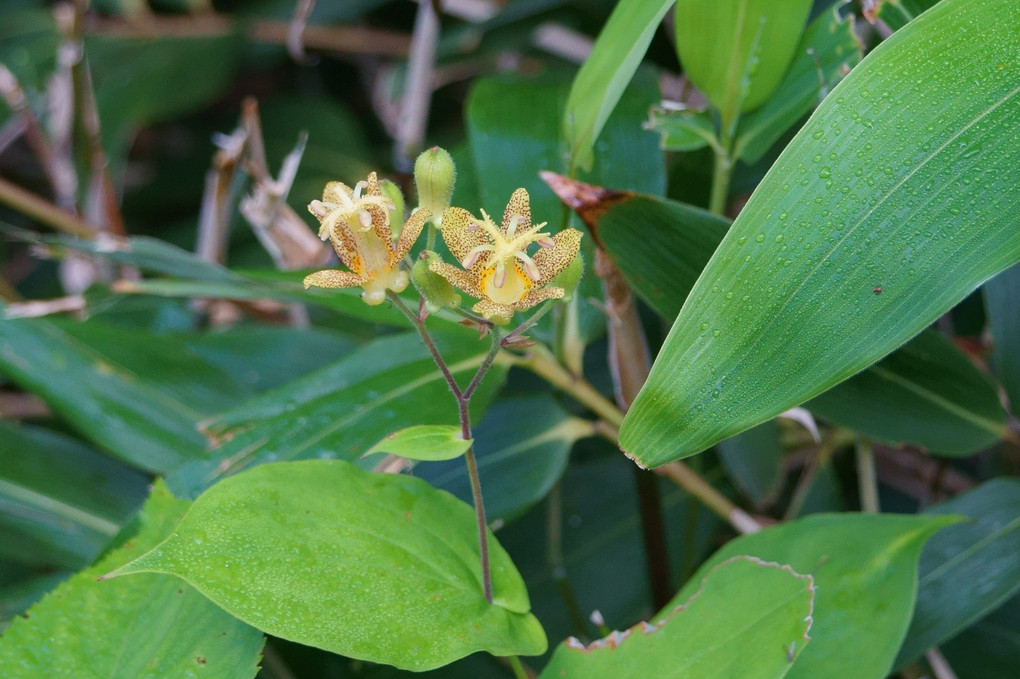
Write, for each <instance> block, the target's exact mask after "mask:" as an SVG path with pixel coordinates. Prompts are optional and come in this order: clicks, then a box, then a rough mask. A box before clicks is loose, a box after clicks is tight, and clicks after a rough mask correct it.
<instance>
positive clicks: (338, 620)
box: [114, 460, 546, 670]
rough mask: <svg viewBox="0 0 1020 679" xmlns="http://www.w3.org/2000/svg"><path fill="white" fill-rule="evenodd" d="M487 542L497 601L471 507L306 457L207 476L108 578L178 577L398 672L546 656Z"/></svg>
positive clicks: (259, 619) (220, 600) (412, 483)
mask: <svg viewBox="0 0 1020 679" xmlns="http://www.w3.org/2000/svg"><path fill="white" fill-rule="evenodd" d="M489 545H490V551H489V554H490V558H491V562H490V563H491V569H492V587H493V603H492V604H488V603H487V602H486V600H485V597H484V595H483V592H482V581H481V569H480V566H479V551H478V534H477V532H476V524H475V516H474V512H473V511H472V510H471V508H470V507H468V506H467V505H465V504H464V503H462V502H461V501H459V500H457V499H456V498H454V497H453V496H451V495H449V494H448V493H445V492H443V491H439V490H436V489H434V488H432V487H431V486H429V485H428V484H427V483H425V482H424V481H422V480H420V479H415V478H411V477H407V476H401V475H396V474H372V473H370V472H365V471H361V470H360V469H358V468H357V467H354V466H353V465H350V464H348V463H346V462H342V461H339V460H305V461H303V462H281V463H278V464H272V465H263V466H261V467H257V468H255V469H251V470H249V471H247V472H245V473H243V474H238V475H237V476H234V477H231V478H229V479H226V480H224V481H222V482H221V483H218V484H216V485H215V486H213V487H212V488H211V489H209V490H208V491H206V492H205V493H204V494H203V495H202V496H201V497H199V498H198V499H197V500H196V501H195V504H194V505H193V506H192V508H191V509H190V510H189V511H188V513H187V515H186V516H185V517H184V519H183V520H182V521H181V523H180V525H178V526H177V528H176V529H175V530H174V532H173V534H172V535H171V536H170V537H169V538H167V540H166V541H164V542H163V543H161V544H160V545H159V546H157V547H156V548H155V549H153V550H152V551H151V552H148V553H147V554H145V555H143V556H141V557H140V558H138V559H137V560H135V561H133V562H132V563H130V564H128V565H126V566H124V567H122V568H121V569H119V570H118V571H116V573H114V575H124V574H128V573H146V572H155V573H168V574H172V575H176V576H179V577H181V578H183V579H184V580H186V581H187V582H189V583H191V584H192V585H194V586H195V587H196V588H198V589H199V590H200V591H201V592H202V593H203V594H205V595H206V596H207V597H209V598H210V599H211V600H212V601H214V602H216V604H218V605H219V606H221V607H223V608H224V609H226V610H227V611H229V612H230V613H231V614H233V615H235V616H236V617H238V618H240V619H241V620H244V621H245V622H247V623H249V624H251V625H254V626H255V627H257V628H259V629H261V630H263V631H265V632H268V633H270V634H272V635H274V636H278V637H283V638H285V639H291V640H293V641H298V642H300V643H303V644H307V645H310V646H317V647H319V648H324V649H326V650H329V651H333V652H335V653H341V654H343V655H347V656H351V657H354V658H361V659H365V660H371V661H374V662H383V663H387V664H391V665H395V666H397V667H402V668H406V669H412V670H426V669H431V668H434V667H440V666H442V665H445V664H447V663H450V662H452V661H453V660H456V659H457V658H461V657H463V656H466V655H469V654H471V653H474V652H476V651H488V652H490V653H492V654H494V655H512V654H514V655H535V654H538V653H542V652H544V651H545V648H546V640H545V634H544V633H543V631H542V627H541V625H540V624H539V622H538V620H537V619H536V618H535V617H534V616H533V615H531V614H530V613H528V611H529V610H530V608H531V605H530V603H529V601H528V593H527V590H526V589H525V587H524V581H523V580H522V579H521V576H520V575H519V574H518V573H517V569H516V568H514V565H513V562H512V561H511V560H510V557H509V556H508V555H507V553H506V552H505V551H504V550H503V548H502V547H501V546H500V545H499V543H497V542H496V540H495V537H494V536H492V535H491V533H490V535H489Z"/></svg>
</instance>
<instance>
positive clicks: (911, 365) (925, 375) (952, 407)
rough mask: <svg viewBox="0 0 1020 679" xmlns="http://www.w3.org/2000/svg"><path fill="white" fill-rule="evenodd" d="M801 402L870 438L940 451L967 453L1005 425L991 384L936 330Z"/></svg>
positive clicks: (992, 438) (991, 438)
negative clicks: (831, 387)
mask: <svg viewBox="0 0 1020 679" xmlns="http://www.w3.org/2000/svg"><path fill="white" fill-rule="evenodd" d="M804 407H805V408H807V409H808V410H810V411H811V412H813V413H816V414H819V415H821V416H823V417H825V418H827V419H830V420H832V421H833V422H836V423H838V424H841V425H843V426H845V427H849V428H851V429H854V430H856V431H860V432H863V433H865V434H867V435H868V436H870V437H872V438H875V439H878V440H881V441H885V442H887V443H893V444H897V443H913V444H915V445H919V446H923V447H925V448H927V449H928V450H930V451H931V452H933V453H941V454H944V455H969V454H971V453H974V452H976V451H978V450H981V449H982V448H986V447H988V446H989V445H991V444H992V443H994V442H995V441H997V440H998V439H1000V438H1001V437H1002V435H1003V434H1004V433H1005V431H1006V414H1005V412H1004V411H1003V409H1002V404H1001V403H1000V402H999V395H998V392H997V390H996V387H995V384H994V383H993V382H992V381H991V380H990V379H988V376H987V375H985V374H984V373H982V372H981V371H979V370H978V369H977V368H976V367H975V366H974V364H973V363H972V362H971V360H970V359H969V358H967V356H966V355H965V354H964V353H963V352H962V351H960V350H959V349H957V348H956V346H955V345H954V344H953V343H952V342H951V341H950V340H949V339H947V338H946V337H945V336H944V335H943V334H942V333H940V332H938V331H936V330H926V331H925V332H922V333H921V334H920V335H918V336H917V337H915V338H914V339H912V340H911V341H910V342H908V343H907V344H905V345H904V346H903V347H901V348H900V349H899V350H898V351H895V352H893V353H892V354H890V355H889V356H888V357H886V358H885V359H883V360H881V361H879V362H878V363H876V364H875V365H873V366H871V367H870V368H868V369H867V370H865V371H863V372H861V373H858V374H857V375H855V376H853V377H851V378H850V379H849V380H847V381H846V382H843V383H842V384H840V385H838V386H836V387H835V388H833V389H830V390H829V391H827V392H825V393H824V394H822V395H821V396H818V397H816V398H814V399H812V400H810V401H808V402H807V403H806V404H805V405H804Z"/></svg>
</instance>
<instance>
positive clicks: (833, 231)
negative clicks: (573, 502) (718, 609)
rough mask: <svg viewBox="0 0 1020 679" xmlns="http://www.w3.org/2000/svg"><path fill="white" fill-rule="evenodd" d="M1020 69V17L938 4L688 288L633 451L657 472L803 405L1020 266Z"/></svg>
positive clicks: (892, 42) (786, 159) (835, 96)
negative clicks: (662, 466)
mask: <svg viewBox="0 0 1020 679" xmlns="http://www.w3.org/2000/svg"><path fill="white" fill-rule="evenodd" d="M946 54H952V55H953V58H952V60H950V61H949V63H945V64H943V63H942V62H943V61H944V60H945V58H944V55H946ZM1018 54H1020V4H1017V3H1016V2H1014V1H1013V0H977V1H972V0H943V1H942V2H940V3H939V4H938V5H937V6H936V7H934V8H933V9H931V10H930V11H928V12H926V13H925V14H924V15H923V16H921V17H919V18H918V19H916V20H915V21H913V22H911V23H910V24H909V25H908V26H906V27H904V28H903V29H901V30H899V31H897V32H896V33H895V34H894V35H893V36H892V37H891V38H889V39H888V40H886V41H885V42H884V43H883V44H882V45H880V46H879V47H878V48H877V49H876V50H875V51H874V52H872V53H871V54H870V55H869V56H868V57H867V58H866V59H865V60H864V61H863V62H861V64H860V66H858V67H857V68H855V69H854V70H853V71H852V72H851V73H850V75H849V76H847V78H846V79H845V80H844V81H843V82H842V83H840V84H839V85H837V86H836V89H835V90H834V91H833V93H832V95H831V96H829V97H828V98H827V99H826V100H825V101H824V102H823V103H822V105H821V106H820V107H819V109H818V110H817V111H816V112H815V114H814V115H813V116H812V117H811V119H810V120H809V121H808V123H807V124H806V125H805V127H804V129H802V130H801V131H800V132H799V133H798V134H797V136H796V137H795V139H794V140H793V141H792V142H791V143H790V146H789V147H787V149H786V151H784V152H783V154H782V155H781V156H780V158H779V160H778V161H777V162H776V164H775V166H774V167H773V168H772V170H770V171H769V173H768V175H766V177H765V179H764V180H763V181H762V183H761V185H760V186H759V187H758V189H757V190H756V191H755V193H754V194H753V195H752V197H751V199H750V200H749V201H748V203H747V205H746V206H745V208H744V210H743V211H742V212H741V214H740V216H739V217H738V218H737V220H736V221H735V222H734V224H733V226H732V227H731V228H730V230H729V232H728V233H727V235H726V237H725V238H724V239H723V242H722V244H721V245H720V246H719V249H718V250H717V251H716V253H715V254H714V255H713V257H712V260H711V261H710V262H709V264H708V266H707V267H706V269H705V271H704V272H703V273H702V275H701V277H700V278H699V279H698V282H697V284H696V285H695V286H694V289H693V290H692V291H691V294H690V296H689V297H688V298H687V301H686V302H685V304H684V308H683V310H682V311H681V313H680V316H679V317H678V318H677V320H676V323H675V324H674V326H673V329H672V331H671V332H670V334H669V336H668V337H667V339H666V342H665V343H664V345H663V347H662V350H661V352H660V354H659V358H658V360H657V361H656V363H655V365H654V367H653V368H652V372H651V375H650V376H649V378H648V381H647V382H646V383H645V386H644V389H643V390H642V391H641V393H640V394H639V396H638V398H637V399H636V401H635V402H634V405H633V407H632V408H631V409H630V411H629V412H628V413H627V419H626V420H625V421H624V423H623V427H622V429H621V431H620V443H621V446H622V447H623V449H624V450H626V451H627V452H628V453H629V454H630V455H631V456H633V457H634V458H635V459H636V460H637V461H638V462H640V463H641V464H643V465H646V466H655V465H660V464H663V463H665V462H668V461H670V460H674V459H677V458H681V457H685V456H687V455H693V454H694V453H697V452H699V451H701V450H704V449H705V448H707V447H708V446H710V445H712V444H713V443H715V442H717V441H720V440H722V439H724V438H727V437H729V436H732V435H733V434H735V433H737V432H740V431H742V430H744V429H747V428H749V427H752V426H754V425H755V424H758V423H760V422H763V421H764V420H766V419H768V418H770V417H773V416H775V415H776V414H778V413H780V412H782V411H784V410H786V409H788V408H790V407H792V406H795V405H797V404H799V403H803V402H804V401H806V400H808V399H809V398H812V397H814V396H816V395H818V394H820V393H821V392H823V391H825V390H826V389H828V388H830V387H832V386H833V385H835V384H837V383H838V382H840V381H842V380H844V379H846V378H848V377H850V376H851V375H853V374H855V373H857V372H859V371H860V370H862V369H864V368H865V367H867V366H868V365H870V364H872V363H874V362H875V361H876V360H878V359H879V358H881V357H882V356H884V355H885V354H887V353H889V352H890V351H892V350H893V349H895V348H896V347H898V346H900V345H901V344H903V343H904V342H906V341H907V340H908V339H910V338H911V337H912V336H914V335H916V334H917V333H918V332H920V331H921V330H922V329H923V328H924V327H925V326H927V325H928V324H929V323H931V322H932V321H933V320H935V319H936V318H938V317H939V316H940V315H942V314H943V313H945V312H946V311H948V310H949V309H950V308H951V307H952V306H953V305H954V304H955V303H957V302H958V301H960V300H961V299H963V298H964V297H965V296H966V295H967V294H968V293H970V292H971V291H972V290H974V289H975V288H976V287H977V286H979V285H980V284H981V283H983V282H984V281H985V280H987V279H988V278H990V277H991V276H994V275H995V274H996V273H998V272H999V271H1002V270H1004V269H1005V268H1007V267H1009V266H1010V265H1012V264H1013V263H1015V262H1016V261H1018V260H1020V237H1018V234H1020V230H1018V228H1017V216H1016V215H1017V210H1018V208H1020V126H1018V125H1016V120H1017V119H1018V117H1020V60H1018V59H1017V58H1016V57H1017V55H1018ZM935 62H938V63H940V64H942V65H940V66H939V68H932V66H931V64H932V63H935Z"/></svg>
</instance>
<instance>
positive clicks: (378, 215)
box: [362, 172, 393, 243]
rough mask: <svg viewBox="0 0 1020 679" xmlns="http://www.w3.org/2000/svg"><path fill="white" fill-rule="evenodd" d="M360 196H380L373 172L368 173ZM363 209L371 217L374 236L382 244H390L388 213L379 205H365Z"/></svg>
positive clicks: (391, 237)
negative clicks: (377, 237) (365, 184)
mask: <svg viewBox="0 0 1020 679" xmlns="http://www.w3.org/2000/svg"><path fill="white" fill-rule="evenodd" d="M362 195H365V196H377V197H381V196H382V189H380V188H379V177H378V176H376V174H375V172H371V173H369V175H368V182H367V186H366V187H365V190H364V193H363V194H362ZM365 209H366V210H368V214H370V215H372V227H373V228H374V229H375V234H376V235H377V236H379V239H380V240H381V241H382V242H383V243H392V242H393V230H392V229H390V215H389V212H388V211H387V210H386V209H384V208H383V207H382V206H381V205H367V206H365Z"/></svg>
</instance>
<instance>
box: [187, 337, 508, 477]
mask: <svg viewBox="0 0 1020 679" xmlns="http://www.w3.org/2000/svg"><path fill="white" fill-rule="evenodd" d="M433 336H434V338H435V339H436V342H437V344H438V345H439V348H440V351H441V352H442V354H443V356H444V357H445V359H446V361H447V364H448V365H449V367H450V371H451V372H452V373H453V376H454V377H455V378H456V379H458V380H459V381H460V383H461V384H467V382H468V380H470V379H471V377H472V376H473V375H474V374H475V371H476V370H477V369H478V366H479V365H481V363H482V361H483V360H484V358H485V355H486V353H487V352H488V346H487V345H488V342H482V341H480V340H479V338H478V333H477V332H474V331H471V330H468V329H466V328H457V329H456V330H455V331H453V332H445V331H443V332H435V331H434V332H433ZM507 368H508V365H507V363H506V361H504V360H503V358H502V357H497V359H496V362H495V364H494V366H493V368H492V370H490V371H489V374H488V375H486V377H485V379H484V380H483V381H482V384H481V386H480V387H479V389H478V391H477V392H476V395H475V397H474V398H473V399H472V403H471V408H472V413H473V416H474V417H476V418H477V417H480V416H481V414H482V413H483V412H484V410H485V408H486V407H487V406H488V404H489V402H490V401H491V399H492V397H493V396H494V394H495V392H496V391H497V390H498V389H499V387H500V386H501V385H502V382H503V378H504V377H505V376H506V371H507ZM457 421H458V419H457V406H456V402H455V401H454V400H453V396H452V395H451V394H450V389H449V387H447V385H446V382H445V380H444V379H443V375H442V373H440V372H439V370H438V369H437V368H436V364H435V363H434V362H433V361H432V357H431V356H430V355H429V353H428V350H426V348H425V347H424V345H423V344H422V343H421V339H420V338H419V337H418V335H417V334H416V333H406V334H403V335H394V336H390V337H384V338H379V339H377V340H374V341H373V342H371V343H370V344H368V345H366V346H365V347H363V348H361V349H359V350H357V351H355V352H352V353H351V354H348V355H347V356H346V357H344V358H342V359H340V360H339V361H335V362H333V363H332V364H329V365H326V366H325V367H324V368H322V369H320V370H316V371H314V372H312V373H309V374H307V375H305V376H304V377H301V378H299V379H296V380H293V381H292V382H289V383H287V384H285V385H283V386H281V387H279V388H277V389H274V390H272V391H269V392H266V393H265V394H263V395H261V396H258V397H256V398H253V399H251V400H249V401H246V402H244V403H241V404H239V405H238V406H237V407H236V408H235V409H233V410H231V411H229V412H227V413H224V414H223V415H220V416H218V417H216V418H214V419H212V420H207V421H206V422H204V423H203V425H202V428H203V431H205V432H206V434H207V435H209V436H210V437H211V438H212V440H213V445H214V449H213V450H212V451H211V452H210V453H209V454H208V455H207V456H206V457H205V458H204V459H202V460H198V461H195V462H192V463H190V464H188V465H185V466H183V467H180V468H178V469H176V470H175V471H174V472H173V473H172V474H170V475H169V476H168V477H167V483H168V484H169V485H170V487H171V488H172V489H174V491H175V492H177V493H179V494H181V495H184V496H188V497H194V496H196V495H197V494H198V493H200V492H201V491H202V490H204V489H205V488H208V487H209V486H210V485H212V484H213V483H215V482H216V481H217V480H219V479H220V478H222V477H224V476H226V475H229V474H233V473H236V472H238V471H240V470H242V469H245V468H247V467H250V466H253V465H256V464H262V463H264V462H277V461H282V460H302V459H308V458H332V457H336V458H340V459H343V460H349V461H354V460H357V459H358V458H360V457H361V456H362V455H363V454H364V453H365V451H366V450H368V448H369V447H370V446H372V444H374V443H376V442H377V441H379V440H380V439H381V438H383V437H384V436H386V435H387V434H391V433H393V431H394V430H395V429H401V428H403V427H410V426H414V425H418V424H454V423H456V422H457ZM376 461H377V460H371V459H369V460H365V461H364V462H362V463H361V464H362V465H366V466H371V465H373V464H375V462H376Z"/></svg>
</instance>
